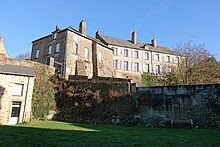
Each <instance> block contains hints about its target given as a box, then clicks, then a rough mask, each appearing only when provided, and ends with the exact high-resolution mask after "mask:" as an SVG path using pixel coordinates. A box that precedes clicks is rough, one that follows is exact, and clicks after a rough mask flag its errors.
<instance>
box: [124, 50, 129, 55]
mask: <svg viewBox="0 0 220 147" xmlns="http://www.w3.org/2000/svg"><path fill="white" fill-rule="evenodd" d="M124 56H125V57H128V50H127V49H124Z"/></svg>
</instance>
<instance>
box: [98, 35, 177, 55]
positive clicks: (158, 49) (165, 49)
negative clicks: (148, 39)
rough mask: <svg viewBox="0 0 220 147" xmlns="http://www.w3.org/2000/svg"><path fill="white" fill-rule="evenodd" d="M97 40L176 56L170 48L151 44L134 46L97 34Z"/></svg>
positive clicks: (130, 43)
mask: <svg viewBox="0 0 220 147" xmlns="http://www.w3.org/2000/svg"><path fill="white" fill-rule="evenodd" d="M97 38H98V39H100V40H101V41H102V42H103V43H105V44H106V45H116V46H121V47H128V48H135V49H141V50H148V51H154V52H160V53H167V54H175V55H177V53H176V52H174V51H172V50H171V49H170V48H168V47H165V46H157V47H153V45H152V44H148V43H143V42H137V43H136V44H134V43H133V42H132V41H130V40H124V39H119V38H114V37H110V36H105V35H102V34H100V33H98V36H97ZM145 46H147V48H145Z"/></svg>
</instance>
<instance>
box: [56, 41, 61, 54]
mask: <svg viewBox="0 0 220 147" xmlns="http://www.w3.org/2000/svg"><path fill="white" fill-rule="evenodd" d="M59 52H60V43H57V44H56V53H59Z"/></svg>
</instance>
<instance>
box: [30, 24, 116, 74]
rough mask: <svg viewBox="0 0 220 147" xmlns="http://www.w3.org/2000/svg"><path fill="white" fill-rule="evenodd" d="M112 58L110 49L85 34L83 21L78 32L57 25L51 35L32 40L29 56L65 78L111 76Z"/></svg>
mask: <svg viewBox="0 0 220 147" xmlns="http://www.w3.org/2000/svg"><path fill="white" fill-rule="evenodd" d="M51 57H52V58H51ZM112 59H113V54H112V49H111V48H109V47H108V46H106V45H105V44H103V43H102V42H101V41H100V40H98V39H95V38H92V37H90V36H88V35H87V34H86V23H85V22H84V21H82V22H81V23H80V27H79V31H77V30H75V29H73V28H72V27H68V28H66V29H63V30H60V29H59V27H58V26H57V27H56V30H55V31H54V32H52V33H51V34H50V35H48V36H45V37H42V38H40V39H37V40H35V41H33V47H32V53H31V60H32V61H36V62H40V63H44V64H54V66H55V68H56V73H60V74H62V75H63V76H64V77H65V78H68V76H69V75H83V76H88V77H89V78H92V77H93V76H100V77H111V76H112V71H113V67H112V64H113V60H112ZM51 60H54V61H51Z"/></svg>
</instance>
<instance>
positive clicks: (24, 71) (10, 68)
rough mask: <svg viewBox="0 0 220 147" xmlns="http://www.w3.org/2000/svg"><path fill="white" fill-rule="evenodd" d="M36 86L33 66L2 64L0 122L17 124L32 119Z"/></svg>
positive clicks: (0, 76)
mask: <svg viewBox="0 0 220 147" xmlns="http://www.w3.org/2000/svg"><path fill="white" fill-rule="evenodd" d="M33 87H34V70H33V68H32V67H26V66H19V65H9V64H4V65H0V124H9V125H13V124H17V123H22V122H28V121H29V120H30V119H31V101H32V92H33Z"/></svg>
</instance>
